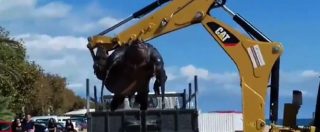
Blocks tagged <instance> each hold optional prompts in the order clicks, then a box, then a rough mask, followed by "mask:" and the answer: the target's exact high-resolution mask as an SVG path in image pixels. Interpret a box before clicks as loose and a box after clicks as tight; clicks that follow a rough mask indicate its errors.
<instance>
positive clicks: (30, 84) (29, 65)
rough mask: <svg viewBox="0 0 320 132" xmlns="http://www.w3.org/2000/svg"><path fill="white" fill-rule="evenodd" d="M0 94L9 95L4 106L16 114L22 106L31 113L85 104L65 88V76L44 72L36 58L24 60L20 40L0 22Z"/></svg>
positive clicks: (42, 112) (78, 106) (22, 46)
mask: <svg viewBox="0 0 320 132" xmlns="http://www.w3.org/2000/svg"><path fill="white" fill-rule="evenodd" d="M0 96H3V97H9V98H10V100H8V102H6V103H7V104H8V108H7V109H10V110H11V111H12V112H14V113H16V114H23V113H22V112H23V110H24V112H27V113H29V114H32V115H46V114H49V113H50V114H63V113H65V112H67V111H70V110H74V109H78V108H82V107H83V106H84V105H85V103H84V100H83V99H81V98H80V97H78V96H76V95H75V94H74V92H73V91H71V90H70V89H68V88H67V83H66V78H64V77H61V76H59V75H57V74H51V73H45V72H44V70H43V69H42V68H41V67H40V66H39V65H38V64H36V62H30V61H28V59H27V57H26V49H25V47H24V45H23V41H22V40H16V39H14V38H12V37H10V33H9V32H8V31H6V30H5V29H4V28H2V27H1V26H0ZM1 103H2V102H1ZM0 105H2V104H0Z"/></svg>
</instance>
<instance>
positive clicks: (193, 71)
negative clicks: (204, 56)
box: [180, 65, 210, 80]
mask: <svg viewBox="0 0 320 132" xmlns="http://www.w3.org/2000/svg"><path fill="white" fill-rule="evenodd" d="M180 72H181V74H182V75H183V76H186V77H188V78H189V80H191V79H193V77H194V76H195V75H197V76H198V77H199V78H202V79H206V80H208V79H210V78H209V71H208V70H206V69H202V68H196V67H195V66H193V65H187V66H184V67H181V69H180Z"/></svg>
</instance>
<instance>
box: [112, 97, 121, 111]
mask: <svg viewBox="0 0 320 132" xmlns="http://www.w3.org/2000/svg"><path fill="white" fill-rule="evenodd" d="M123 100H124V97H123V96H120V95H114V96H113V99H112V101H111V111H114V110H116V109H117V108H118V107H119V105H120V104H122V103H123Z"/></svg>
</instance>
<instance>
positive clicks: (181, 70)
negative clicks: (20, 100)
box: [0, 0, 320, 118]
mask: <svg viewBox="0 0 320 132" xmlns="http://www.w3.org/2000/svg"><path fill="white" fill-rule="evenodd" d="M151 2H153V1H152V0H121V1H119V0H0V5H1V6H0V25H1V26H3V27H5V28H6V29H7V30H9V31H10V32H11V33H12V35H13V36H14V37H16V38H22V39H23V40H24V42H25V45H26V47H27V51H28V56H29V60H35V61H36V62H37V63H38V64H40V65H41V66H42V67H43V68H44V69H45V70H46V71H47V72H51V73H58V74H60V75H62V76H64V77H67V80H68V84H69V85H68V87H69V88H70V89H72V90H73V91H75V92H76V93H77V94H78V95H81V96H83V95H85V93H84V92H85V78H90V79H91V84H92V85H93V84H94V85H98V86H99V87H100V82H99V81H98V80H97V79H95V76H94V74H93V70H92V60H91V58H90V54H89V52H88V51H87V49H86V43H87V41H86V38H87V37H88V36H91V35H94V34H96V33H98V32H99V31H102V30H104V29H105V28H107V27H110V26H111V25H113V24H115V23H117V22H118V21H120V20H121V19H124V18H126V17H127V16H129V15H131V13H133V12H134V11H137V10H138V9H140V8H142V7H144V6H145V5H147V4H149V3H151ZM319 4H320V1H315V0H313V1H312V0H306V1H303V2H296V1H286V0H285V1H276V0H263V1H261V0H260V1H253V0H251V1H250V0H246V1H228V3H227V5H228V6H229V7H230V8H231V9H233V10H234V11H235V12H237V13H240V14H241V15H242V16H243V17H245V18H246V19H247V20H249V21H250V22H251V23H253V24H254V25H255V26H256V27H258V28H259V30H261V31H263V32H264V33H265V34H266V35H267V36H268V37H269V38H271V39H272V40H273V41H276V42H281V43H282V44H283V46H284V48H285V51H284V54H283V55H282V63H281V79H280V89H281V90H280V102H279V105H280V111H279V114H280V118H281V117H282V113H283V109H282V106H283V104H284V103H288V102H291V93H292V92H291V91H292V90H293V89H298V90H301V91H303V93H304V100H303V103H304V104H303V107H302V108H301V110H300V113H299V115H298V116H299V117H302V118H307V117H311V115H312V112H313V111H314V107H315V100H316V92H317V87H318V82H319V79H318V76H319V75H320V67H319V65H320V61H318V58H317V57H318V56H319V55H320V53H319V52H318V49H320V45H319V44H317V43H318V42H317V40H318V36H317V34H318V32H319V31H320V26H319V24H318V23H320V14H319V13H318V12H319V11H320V9H319V8H318V7H317V5H319ZM211 13H212V15H213V16H215V17H217V18H219V19H220V20H222V21H223V22H225V23H228V24H230V25H231V26H233V27H234V28H236V29H240V27H239V26H237V25H236V24H235V23H233V22H232V21H231V19H230V17H229V16H228V15H226V13H225V12H223V11H222V10H221V9H214V10H212V11H211ZM136 21H137V20H135V21H134V22H136ZM131 24H132V23H131ZM126 27H128V25H126V26H124V27H121V28H120V29H124V28H126ZM110 35H111V36H112V35H115V33H112V34H110ZM150 43H152V44H153V45H154V46H155V47H157V48H158V49H159V51H160V52H161V53H162V55H163V57H164V61H165V65H166V70H167V73H168V75H169V80H168V82H167V88H168V90H167V91H182V90H183V89H184V88H186V87H187V85H188V82H190V81H191V78H192V76H193V75H194V74H197V75H199V89H200V92H199V106H200V109H201V110H202V111H216V110H236V111H241V91H240V90H241V89H240V86H239V78H238V74H237V70H236V68H235V65H234V64H233V62H232V61H231V59H230V58H229V57H228V56H227V55H226V54H225V53H224V51H223V50H222V49H221V48H220V47H219V46H218V44H217V43H216V42H215V41H214V40H213V39H212V38H211V36H210V35H209V34H208V33H207V32H206V31H205V30H204V28H203V27H202V26H201V25H193V26H191V27H188V28H185V29H182V30H179V31H176V32H173V33H170V34H168V35H165V36H162V37H160V38H156V39H154V40H152V41H150ZM268 100H269V99H267V105H266V111H267V113H266V114H268V105H269V104H268Z"/></svg>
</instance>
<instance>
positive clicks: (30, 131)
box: [23, 114, 35, 132]
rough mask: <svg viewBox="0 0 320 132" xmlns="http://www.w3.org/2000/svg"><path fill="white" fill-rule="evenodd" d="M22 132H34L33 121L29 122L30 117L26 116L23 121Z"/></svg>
mask: <svg viewBox="0 0 320 132" xmlns="http://www.w3.org/2000/svg"><path fill="white" fill-rule="evenodd" d="M23 126H24V127H23V131H24V132H35V125H34V123H33V121H32V120H31V115H29V114H28V115H27V116H26V119H25V124H24V125H23Z"/></svg>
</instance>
